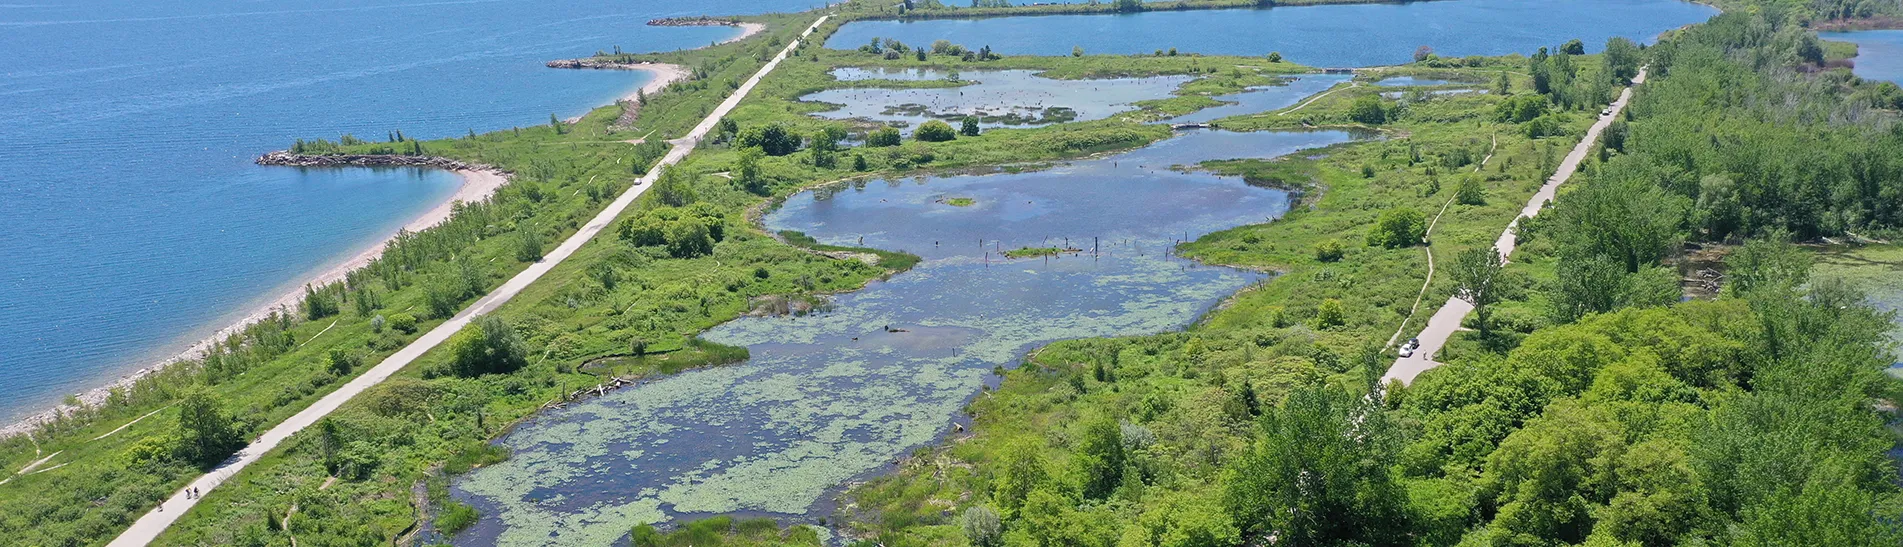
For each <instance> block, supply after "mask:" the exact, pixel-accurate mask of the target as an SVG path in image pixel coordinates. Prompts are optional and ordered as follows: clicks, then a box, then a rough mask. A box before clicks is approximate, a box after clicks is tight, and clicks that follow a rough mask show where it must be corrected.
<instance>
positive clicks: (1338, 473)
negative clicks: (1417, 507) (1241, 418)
mask: <svg viewBox="0 0 1903 547" xmlns="http://www.w3.org/2000/svg"><path fill="white" fill-rule="evenodd" d="M1259 425H1260V434H1259V436H1258V437H1257V440H1256V441H1255V443H1254V444H1253V445H1252V446H1250V448H1249V450H1248V452H1246V453H1244V454H1243V455H1242V456H1241V457H1240V458H1237V459H1236V461H1235V462H1234V463H1233V464H1231V465H1230V466H1229V469H1228V470H1227V472H1225V473H1224V475H1223V481H1222V482H1223V485H1224V486H1223V492H1224V494H1223V506H1224V508H1225V509H1226V510H1227V512H1228V513H1229V515H1230V516H1231V518H1233V519H1234V522H1235V523H1236V525H1237V526H1238V527H1240V528H1241V529H1242V531H1243V532H1244V534H1246V535H1248V536H1255V537H1260V536H1263V535H1267V534H1275V535H1276V536H1278V537H1279V538H1280V542H1285V543H1287V544H1289V545H1343V544H1362V545H1398V544H1404V543H1405V537H1406V536H1405V533H1406V531H1407V529H1408V527H1407V520H1408V519H1407V514H1406V511H1405V503H1406V498H1407V495H1406V493H1405V491H1404V490H1402V489H1401V488H1400V486H1399V485H1397V484H1395V482H1394V480H1393V477H1392V476H1391V475H1390V471H1389V467H1388V465H1389V462H1391V461H1393V460H1394V456H1395V454H1394V449H1395V447H1396V446H1397V445H1396V439H1395V437H1394V433H1393V429H1392V427H1391V426H1390V425H1389V424H1388V419H1387V417H1386V413H1385V411H1383V410H1382V409H1381V408H1380V405H1378V404H1376V403H1375V402H1373V401H1371V400H1365V399H1363V398H1362V397H1360V396H1357V395H1355V394H1352V393H1349V392H1347V391H1346V390H1343V389H1341V388H1338V387H1333V386H1329V385H1316V386H1311V387H1298V388H1296V389H1295V390H1294V391H1291V392H1290V393H1289V395H1288V398H1287V400H1286V401H1285V402H1283V403H1282V405H1281V406H1280V407H1278V408H1276V409H1273V410H1272V411H1270V412H1267V413H1265V414H1264V415H1263V416H1262V418H1261V420H1260V422H1259Z"/></svg>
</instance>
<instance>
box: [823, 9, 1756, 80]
mask: <svg viewBox="0 0 1903 547" xmlns="http://www.w3.org/2000/svg"><path fill="white" fill-rule="evenodd" d="M1717 13H1718V10H1717V9H1714V8H1712V7H1710V6H1705V5H1700V4H1693V3H1690V2H1683V1H1679V0H1542V1H1538V2H1532V1H1527V0H1456V1H1445V2H1399V3H1392V4H1337V5H1322V6H1289V7H1278V8H1269V9H1239V10H1202V11H1151V12H1144V13H1137V14H1121V15H1049V16H1037V17H996V18H984V19H930V20H920V21H859V22H853V23H848V24H846V25H845V26H843V27H841V28H840V29H839V31H838V32H835V33H833V36H832V38H830V39H828V40H827V42H826V47H830V48H836V49H851V48H856V47H859V45H861V44H865V43H866V42H869V41H871V40H872V39H873V38H875V37H885V38H896V39H898V40H900V41H902V42H905V43H907V44H930V43H932V41H934V40H941V39H943V40H950V41H952V42H953V43H957V44H962V45H964V46H966V47H969V48H972V49H977V48H979V47H981V46H987V45H988V46H991V48H992V49H993V50H994V51H997V52H999V53H1002V54H1005V55H1054V56H1055V55H1069V54H1070V53H1071V48H1072V47H1073V46H1076V47H1082V48H1083V49H1084V51H1086V52H1089V53H1111V54H1138V53H1152V52H1155V51H1157V50H1168V49H1170V48H1176V49H1177V50H1179V51H1182V52H1186V53H1187V52H1197V53H1205V54H1211V55H1217V54H1221V55H1251V56H1253V55H1267V54H1268V53H1269V52H1271V51H1278V52H1281V53H1282V56H1283V57H1285V58H1287V59H1289V60H1291V61H1294V62H1297V63H1303V64H1306V65H1310V66H1321V67H1357V66H1377V65H1393V64H1401V63H1407V62H1409V61H1411V60H1412V58H1413V55H1414V50H1415V48H1417V47H1420V46H1423V45H1425V46H1429V47H1432V48H1433V49H1434V50H1435V51H1437V52H1439V53H1440V54H1441V55H1460V56H1464V55H1504V54H1508V53H1526V54H1530V53H1532V52H1533V50H1535V49H1538V48H1539V47H1541V46H1554V45H1557V44H1559V43H1562V42H1565V41H1566V40H1571V39H1574V38H1578V39H1580V40H1582V41H1584V42H1585V43H1586V47H1587V50H1588V51H1597V50H1598V49H1599V48H1601V47H1603V46H1604V45H1605V43H1606V40H1607V39H1609V38H1612V37H1614V36H1624V37H1626V38H1631V39H1633V40H1637V41H1641V42H1644V43H1651V42H1653V41H1655V39H1656V37H1657V36H1658V34H1659V33H1661V32H1664V31H1667V30H1671V29H1674V28H1678V27H1680V26H1684V25H1687V24H1691V23H1696V22H1700V21H1704V20H1705V19H1708V18H1710V17H1711V16H1713V15H1716V14H1717Z"/></svg>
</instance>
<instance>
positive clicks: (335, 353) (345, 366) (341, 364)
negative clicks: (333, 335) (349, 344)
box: [324, 348, 363, 377]
mask: <svg viewBox="0 0 1903 547" xmlns="http://www.w3.org/2000/svg"><path fill="white" fill-rule="evenodd" d="M361 364H363V358H362V357H359V356H358V355H357V354H355V353H351V352H350V351H349V350H346V349H344V348H331V350H330V355H328V356H326V358H325V367H324V368H326V369H328V370H329V371H330V373H331V374H335V375H337V376H339V377H342V376H349V375H350V371H352V370H356V369H357V365H361Z"/></svg>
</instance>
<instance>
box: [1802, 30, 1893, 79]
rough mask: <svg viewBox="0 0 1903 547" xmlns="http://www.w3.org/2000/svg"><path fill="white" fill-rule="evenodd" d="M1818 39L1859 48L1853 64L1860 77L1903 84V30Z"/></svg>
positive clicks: (1828, 35) (1837, 34)
mask: <svg viewBox="0 0 1903 547" xmlns="http://www.w3.org/2000/svg"><path fill="white" fill-rule="evenodd" d="M1817 36H1818V37H1820V38H1823V39H1825V40H1836V41H1839V42H1853V43H1855V44H1857V57H1856V58H1855V59H1852V60H1851V61H1852V62H1855V63H1856V67H1854V68H1853V69H1852V71H1854V72H1856V74H1857V75H1858V76H1861V77H1863V78H1867V79H1871V80H1889V81H1892V82H1896V83H1898V84H1903V30H1866V31H1857V32H1820V33H1817Z"/></svg>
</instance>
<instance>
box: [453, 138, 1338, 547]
mask: <svg viewBox="0 0 1903 547" xmlns="http://www.w3.org/2000/svg"><path fill="white" fill-rule="evenodd" d="M1352 138H1355V137H1354V136H1351V135H1350V134H1348V133H1345V132H1340V131H1321V132H1258V133H1229V132H1218V131H1192V132H1185V133H1183V134H1180V135H1178V136H1177V137H1175V138H1172V139H1169V140H1165V141H1162V142H1160V143H1157V144H1155V145H1152V146H1149V147H1147V148H1143V149H1139V150H1135V151H1132V152H1128V153H1124V154H1119V155H1115V156H1109V157H1105V158H1101V159H1094V160H1088V161H1081V162H1077V163H1072V164H1065V165H1060V166H1058V167H1055V168H1052V169H1049V170H1044V171H1037V172H1030V173H1021V174H994V175H984V176H954V177H944V178H931V179H902V180H886V181H873V182H871V183H868V184H863V185H860V186H844V187H835V188H831V189H826V190H822V191H814V192H805V193H801V194H798V195H795V196H793V197H792V198H790V199H789V200H788V201H787V202H786V203H785V205H784V206H782V207H781V208H779V209H778V210H776V211H774V212H772V213H770V214H768V215H767V217H766V223H767V225H768V227H769V228H770V229H773V230H785V229H791V230H800V231H804V232H806V233H808V234H810V235H812V236H814V237H815V238H817V239H819V240H820V241H822V242H826V243H833V244H843V245H856V244H860V241H861V238H863V241H864V243H863V245H865V246H870V247H878V248H885V249H902V250H906V251H909V252H912V253H916V254H918V255H919V256H921V257H923V258H924V261H923V262H922V263H921V264H920V265H918V266H917V267H916V268H914V269H913V270H911V271H908V272H905V273H903V274H900V275H898V276H895V277H893V278H892V279H891V280H889V281H885V282H876V283H873V284H871V285H870V286H868V287H866V288H865V289H863V290H860V291H857V292H853V293H848V294H844V295H840V296H838V297H836V298H835V300H834V307H833V309H832V311H830V312H827V313H823V314H820V315H813V316H806V317H791V316H789V317H747V318H742V319H738V320H735V321H732V322H729V323H727V324H725V325H722V326H720V327H718V328H715V329H713V330H712V331H710V332H708V333H706V334H705V337H706V338H707V339H709V340H713V341H716V342H720V343H724V344H733V345H743V346H747V347H748V348H749V350H751V352H752V359H750V360H748V361H746V362H743V363H739V364H734V365H729V366H723V367H717V368H710V369H703V370H694V371H688V372H683V373H680V374H678V375H675V376H670V377H666V378H662V379H659V380H655V381H653V382H650V383H647V384H643V385H639V386H634V387H629V388H624V389H622V390H619V391H614V392H610V393H609V394H607V395H606V396H603V397H599V398H595V399H590V400H587V401H585V402H581V403H577V404H575V405H572V406H570V407H568V408H565V409H561V410H554V411H549V412H545V413H542V414H540V415H537V416H535V417H533V418H531V419H530V420H529V421H527V422H526V423H524V424H522V425H520V426H519V427H517V428H516V429H515V430H514V432H513V433H511V434H509V435H508V436H506V437H504V438H503V439H501V441H500V443H501V444H503V445H505V446H507V447H509V448H510V449H511V450H512V451H513V456H512V457H511V458H509V459H508V460H507V461H504V462H502V463H499V464H496V465H493V466H489V467H485V468H483V469H480V470H478V471H475V472H474V473H472V474H470V475H468V476H466V477H464V478H461V479H458V480H457V481H456V482H455V485H454V495H455V496H456V497H457V498H458V499H462V500H466V501H468V502H470V503H473V504H475V505H476V506H477V507H478V508H479V509H480V510H481V513H482V515H483V519H482V520H481V521H480V522H478V523H477V524H476V525H475V526H473V527H471V528H470V529H469V530H468V531H466V532H464V533H463V534H462V535H460V536H459V537H458V538H457V541H456V543H457V544H458V545H492V544H500V545H555V544H560V545H606V544H610V543H613V542H615V541H617V538H620V537H623V536H625V535H626V534H627V533H628V530H629V528H630V527H631V526H633V525H635V524H638V523H642V522H655V523H659V522H667V521H670V520H672V519H675V518H681V517H693V516H698V515H707V514H715V513H728V514H732V513H737V514H743V515H744V514H753V515H768V516H776V517H780V518H782V519H783V520H790V521H804V522H810V521H812V520H814V519H816V518H817V517H818V516H823V515H824V514H825V513H826V512H828V509H827V505H826V503H827V502H826V501H825V500H826V499H827V498H828V496H827V495H828V493H829V492H834V491H835V490H834V489H835V488H836V487H837V486H838V485H840V484H842V483H845V482H847V481H850V480H854V479H855V478H860V477H865V476H868V475H870V474H874V473H878V472H882V471H884V470H886V469H888V466H889V464H890V463H891V462H892V461H894V459H896V458H898V457H900V456H902V455H904V454H905V453H907V451H909V450H911V449H913V448H915V447H918V446H922V445H926V444H929V443H932V442H933V441H934V440H935V439H937V438H939V437H940V436H941V435H943V434H944V433H945V432H946V431H947V430H948V429H949V428H950V425H951V423H952V421H953V420H954V419H955V417H956V416H957V414H958V412H959V409H960V408H962V407H963V406H964V404H965V402H966V401H968V400H969V399H970V397H972V396H973V395H975V394H976V393H978V391H979V390H980V388H981V387H982V386H984V385H986V382H987V381H992V380H995V377H993V376H992V372H991V371H992V368H993V367H995V366H1005V367H1009V366H1013V365H1015V364H1016V363H1017V361H1018V360H1019V359H1021V358H1022V356H1023V355H1024V354H1025V352H1026V351H1028V350H1030V349H1031V348H1034V347H1037V346H1039V345H1043V344H1046V343H1049V342H1051V341H1055V340H1062V339H1071V338H1083V337H1101V336H1121V335H1133V334H1142V333H1154V332H1163V331H1168V330H1172V329H1177V328H1181V327H1183V326H1185V325H1187V324H1188V323H1189V322H1190V321H1193V320H1194V319H1195V318H1196V317H1197V316H1198V315H1200V314H1201V313H1203V312H1204V311H1206V310H1207V309H1209V307H1210V306H1212V305H1214V304H1215V303H1217V302H1218V301H1219V300H1221V299H1222V298H1223V297H1225V296H1227V295H1229V294H1232V293H1234V292H1235V291H1236V290H1238V289H1241V288H1243V287H1245V286H1247V285H1249V284H1251V283H1255V282H1258V281H1261V280H1263V279H1265V276H1264V275H1263V274H1259V273H1254V272H1248V271H1242V270H1234V269H1229V268H1222V267H1213V266H1201V265H1197V264H1195V263H1192V262H1190V261H1186V260H1182V259H1178V258H1174V257H1171V256H1169V251H1170V249H1171V248H1172V246H1173V245H1174V243H1175V242H1176V241H1177V240H1180V239H1183V238H1185V237H1189V238H1194V237H1198V236H1200V235H1202V234H1205V233H1208V232H1210V231H1214V230H1221V229H1225V228H1229V227H1233V226H1238V225H1243V224H1249V223H1257V222H1263V221H1266V220H1269V219H1271V218H1273V217H1276V216H1278V215H1280V214H1282V213H1283V212H1284V211H1286V210H1287V208H1288V204H1289V203H1288V199H1289V196H1288V195H1287V194H1286V193H1284V192H1281V191H1277V190H1270V189H1264V188H1257V187H1252V186H1249V185H1247V184H1244V183H1243V182H1242V181H1241V180H1240V179H1239V178H1232V177H1219V176H1215V175H1211V174H1208V173H1202V172H1181V171H1176V170H1172V169H1170V168H1169V167H1168V166H1171V165H1189V164H1194V163H1197V162H1200V161H1203V160H1209V159H1221V158H1241V157H1261V158H1266V157H1274V156H1279V155H1284V154H1288V153H1291V152H1295V151H1298V150H1303V149H1310V148H1315V147H1321V146H1327V145H1330V144H1334V143H1340V142H1345V141H1348V140H1350V139H1352ZM952 198H959V199H952ZM952 202H956V203H959V204H962V205H952V204H951V203H952ZM1066 245H1068V246H1069V247H1074V248H1078V249H1082V250H1084V251H1083V252H1072V253H1065V254H1062V255H1060V256H1057V257H1050V258H1027V259H1017V260H1004V259H1002V258H1000V256H999V251H1001V250H1010V249H1014V248H1019V247H1026V246H1030V247H1043V246H1052V247H1065V246H1066ZM1093 247H1095V248H1096V250H1097V251H1098V252H1097V253H1094V255H1093V253H1091V252H1089V250H1090V249H1091V248H1093ZM888 327H889V328H891V329H895V330H900V331H902V332H888V331H887V328H888Z"/></svg>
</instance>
